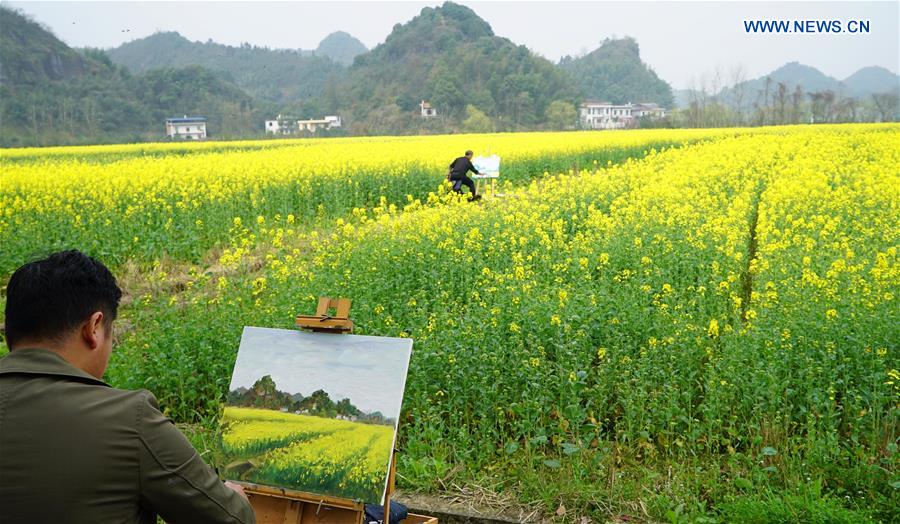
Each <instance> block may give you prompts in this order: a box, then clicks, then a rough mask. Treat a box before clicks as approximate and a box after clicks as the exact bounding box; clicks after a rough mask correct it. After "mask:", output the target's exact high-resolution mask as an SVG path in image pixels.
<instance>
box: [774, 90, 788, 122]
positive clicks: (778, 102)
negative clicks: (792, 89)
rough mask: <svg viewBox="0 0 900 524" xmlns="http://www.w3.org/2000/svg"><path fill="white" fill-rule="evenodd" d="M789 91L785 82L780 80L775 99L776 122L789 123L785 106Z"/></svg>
mask: <svg viewBox="0 0 900 524" xmlns="http://www.w3.org/2000/svg"><path fill="white" fill-rule="evenodd" d="M787 91H788V89H787V85H786V84H785V83H784V82H778V86H777V87H776V88H775V98H774V101H773V104H774V106H775V118H776V120H775V122H776V123H778V124H785V123H787V115H786V114H785V108H786V107H787V101H788V94H787Z"/></svg>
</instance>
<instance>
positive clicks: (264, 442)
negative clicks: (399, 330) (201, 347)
mask: <svg viewBox="0 0 900 524" xmlns="http://www.w3.org/2000/svg"><path fill="white" fill-rule="evenodd" d="M411 352H412V340H411V339H404V338H391V337H371V336H360V335H346V334H330V333H308V332H303V331H296V330H285V329H270V328H257V327H246V328H244V333H243V336H242V338H241V346H240V349H239V351H238V356H237V361H236V362H235V368H234V373H233V375H232V379H231V385H230V387H229V392H228V398H227V402H226V408H225V414H224V417H223V421H222V445H221V451H222V454H223V457H224V460H225V462H226V464H227V466H226V469H225V471H224V474H225V476H226V477H228V478H231V479H234V480H240V481H245V482H251V483H254V484H261V485H267V486H273V487H277V488H284V489H289V490H297V491H303V492H308V493H316V494H320V495H324V496H328V497H338V498H343V499H352V500H362V501H365V502H374V503H382V504H383V503H384V494H385V492H386V488H387V482H388V478H389V472H390V463H391V457H392V452H393V449H394V445H395V440H396V433H397V424H398V418H399V415H400V408H401V404H402V401H403V390H404V387H405V385H406V374H407V370H408V367H409V358H410V354H411Z"/></svg>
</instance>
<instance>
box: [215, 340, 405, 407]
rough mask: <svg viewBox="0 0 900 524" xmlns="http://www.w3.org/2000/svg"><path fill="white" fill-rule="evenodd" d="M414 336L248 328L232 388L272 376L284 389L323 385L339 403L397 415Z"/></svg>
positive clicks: (291, 390) (306, 389)
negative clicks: (347, 401)
mask: <svg viewBox="0 0 900 524" xmlns="http://www.w3.org/2000/svg"><path fill="white" fill-rule="evenodd" d="M411 350H412V340H410V339H401V338H389V337H369V336H360V335H333V334H327V333H326V334H323V333H307V332H304V331H298V330H288V329H271V328H255V327H245V328H244V333H243V336H242V337H241V348H240V351H238V356H237V361H236V362H235V365H234V374H233V375H232V377H231V386H230V387H229V391H231V390H235V389H237V388H240V387H245V388H249V387H250V386H252V385H253V384H254V383H255V382H256V381H257V380H259V379H260V378H262V377H263V376H265V375H271V376H272V380H274V381H275V387H276V388H277V389H278V390H279V391H284V392H285V393H290V394H292V395H293V394H295V393H302V394H303V396H309V395H310V394H312V392H313V391H316V390H318V389H324V390H325V392H327V393H328V396H329V397H331V400H333V401H335V402H337V401H339V400H341V399H344V398H349V399H350V402H351V403H352V404H353V405H354V406H356V407H358V408H359V409H361V410H363V411H365V412H367V413H370V412H373V411H380V412H381V413H382V414H383V415H385V416H387V417H391V418H393V419H395V420H396V419H397V417H398V416H399V415H400V406H401V403H402V400H403V389H404V386H405V385H406V371H407V368H408V366H409V356H410V353H411Z"/></svg>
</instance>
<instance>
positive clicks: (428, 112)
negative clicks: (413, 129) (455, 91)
mask: <svg viewBox="0 0 900 524" xmlns="http://www.w3.org/2000/svg"><path fill="white" fill-rule="evenodd" d="M419 108H420V109H421V110H422V118H431V117H433V116H437V109H435V108H433V107H431V104H429V103H428V102H426V101H424V100H422V101H421V102H419Z"/></svg>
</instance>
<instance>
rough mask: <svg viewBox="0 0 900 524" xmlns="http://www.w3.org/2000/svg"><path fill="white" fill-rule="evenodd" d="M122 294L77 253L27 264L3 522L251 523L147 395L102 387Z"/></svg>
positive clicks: (0, 423) (6, 397) (4, 395)
mask: <svg viewBox="0 0 900 524" xmlns="http://www.w3.org/2000/svg"><path fill="white" fill-rule="evenodd" d="M121 296H122V292H121V290H120V289H119V287H118V285H117V283H116V279H115V278H114V277H113V275H112V274H111V273H110V272H109V270H108V269H107V268H106V267H105V266H104V265H103V264H101V263H100V262H98V261H96V260H94V259H93V258H90V257H88V256H86V255H84V254H82V253H80V252H78V251H66V252H62V253H56V254H53V255H51V256H49V257H48V258H45V259H43V260H38V261H35V262H31V263H29V264H25V265H24V266H22V267H20V268H19V269H18V270H16V272H15V273H13V275H12V277H11V278H10V280H9V285H8V286H7V290H6V320H5V322H6V324H5V331H6V343H7V345H8V346H9V349H10V353H9V354H8V355H7V356H6V357H4V358H3V359H2V360H0V515H2V518H0V520H3V522H125V523H155V522H156V516H157V515H159V516H161V517H162V518H163V519H164V520H166V521H167V522H169V523H171V524H174V523H178V522H221V523H252V522H255V520H256V518H255V516H254V514H253V509H252V508H251V506H250V503H249V502H248V501H247V498H246V496H244V494H243V490H242V489H241V488H240V486H238V485H235V484H230V483H222V482H221V481H220V480H219V478H218V476H217V475H216V474H215V472H214V471H213V470H212V469H211V468H210V467H209V466H207V465H206V464H205V463H204V462H203V459H201V458H200V455H199V454H198V453H197V452H196V451H195V450H194V448H193V447H192V446H191V444H190V442H188V440H187V439H186V438H185V437H184V435H182V434H181V432H180V431H179V430H178V429H177V428H176V427H175V425H174V424H173V423H172V421H171V420H169V419H168V418H166V417H165V416H164V415H163V414H162V413H161V412H160V411H159V408H158V406H157V402H156V398H154V396H153V395H152V394H151V393H150V392H148V391H145V390H141V391H124V390H120V389H115V388H112V387H110V386H109V385H107V384H106V383H105V382H103V381H102V380H101V377H102V376H103V373H104V371H105V370H106V366H107V363H108V362H109V357H110V354H111V353H112V337H113V332H112V329H113V321H114V320H115V318H116V314H117V311H118V305H119V299H120V298H121Z"/></svg>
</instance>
